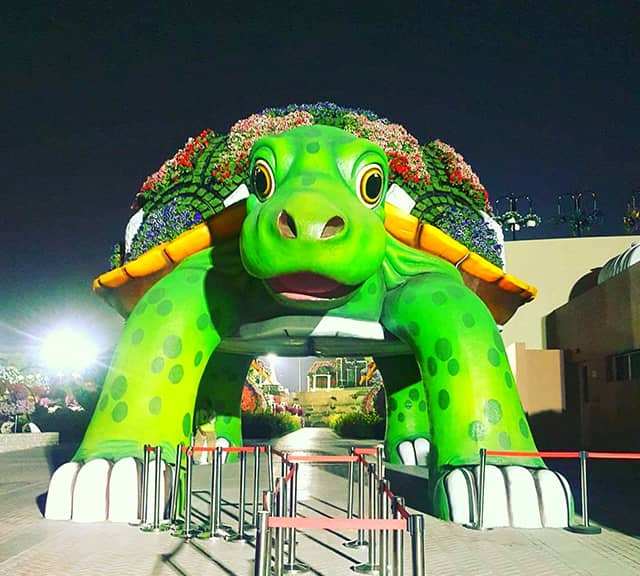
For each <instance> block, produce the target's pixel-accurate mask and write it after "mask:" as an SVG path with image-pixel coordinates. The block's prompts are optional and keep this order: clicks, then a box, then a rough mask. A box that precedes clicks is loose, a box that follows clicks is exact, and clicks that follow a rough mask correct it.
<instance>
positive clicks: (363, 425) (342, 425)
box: [329, 412, 385, 439]
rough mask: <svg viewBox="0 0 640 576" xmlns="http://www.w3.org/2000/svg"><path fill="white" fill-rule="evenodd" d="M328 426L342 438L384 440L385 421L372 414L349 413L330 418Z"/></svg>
mask: <svg viewBox="0 0 640 576" xmlns="http://www.w3.org/2000/svg"><path fill="white" fill-rule="evenodd" d="M329 426H330V427H331V428H333V430H334V431H335V433H336V434H337V435H338V436H341V437H342V438H354V439H362V438H376V439H382V438H384V431H385V421H384V419H383V418H380V416H378V415H377V414H375V413H373V412H371V413H365V412H350V413H348V414H342V415H340V416H335V417H331V418H329Z"/></svg>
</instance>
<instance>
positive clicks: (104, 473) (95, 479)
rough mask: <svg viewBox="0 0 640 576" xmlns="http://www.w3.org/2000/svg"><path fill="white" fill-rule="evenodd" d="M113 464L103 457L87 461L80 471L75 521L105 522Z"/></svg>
mask: <svg viewBox="0 0 640 576" xmlns="http://www.w3.org/2000/svg"><path fill="white" fill-rule="evenodd" d="M110 472H111V464H110V463H109V462H108V461H107V460H104V459H103V458H98V459H96V460H91V461H90V462H87V463H86V464H85V465H84V466H83V467H82V468H81V469H80V472H78V476H77V477H76V485H75V489H74V491H73V513H72V516H71V519H72V520H73V521H74V522H104V521H105V520H106V519H107V510H108V506H107V497H108V485H109V474H110Z"/></svg>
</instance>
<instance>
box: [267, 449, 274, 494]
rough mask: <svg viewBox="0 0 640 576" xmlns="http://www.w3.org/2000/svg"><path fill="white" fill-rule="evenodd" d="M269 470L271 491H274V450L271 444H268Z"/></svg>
mask: <svg viewBox="0 0 640 576" xmlns="http://www.w3.org/2000/svg"><path fill="white" fill-rule="evenodd" d="M267 467H268V469H267V472H268V478H269V492H273V484H274V481H273V452H272V451H271V446H267Z"/></svg>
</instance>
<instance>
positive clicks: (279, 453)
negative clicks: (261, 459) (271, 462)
mask: <svg viewBox="0 0 640 576" xmlns="http://www.w3.org/2000/svg"><path fill="white" fill-rule="evenodd" d="M271 454H275V455H276V456H280V458H283V457H284V452H280V450H276V449H275V448H271Z"/></svg>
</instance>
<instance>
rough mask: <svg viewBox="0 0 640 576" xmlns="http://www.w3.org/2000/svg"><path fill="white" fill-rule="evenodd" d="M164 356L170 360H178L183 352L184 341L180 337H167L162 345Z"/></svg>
mask: <svg viewBox="0 0 640 576" xmlns="http://www.w3.org/2000/svg"><path fill="white" fill-rule="evenodd" d="M162 350H163V351H164V355H165V356H167V357H169V358H177V357H178V356H180V352H182V340H181V339H180V337H179V336H167V338H166V339H165V341H164V343H163V344H162Z"/></svg>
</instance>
